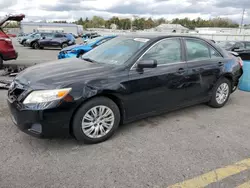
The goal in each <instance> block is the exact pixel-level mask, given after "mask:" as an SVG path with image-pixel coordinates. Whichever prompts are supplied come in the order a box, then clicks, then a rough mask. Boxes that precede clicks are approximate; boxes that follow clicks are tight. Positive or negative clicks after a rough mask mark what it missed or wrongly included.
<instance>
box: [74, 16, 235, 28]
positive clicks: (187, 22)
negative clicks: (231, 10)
mask: <svg viewBox="0 0 250 188" xmlns="http://www.w3.org/2000/svg"><path fill="white" fill-rule="evenodd" d="M76 23H77V24H79V25H83V27H84V28H100V27H105V28H111V25H112V24H115V25H116V26H117V29H123V30H129V29H131V27H132V29H137V30H143V29H151V28H154V27H157V26H158V25H161V24H165V23H172V24H180V25H182V26H184V27H187V28H189V29H194V28H195V27H231V28H236V27H239V24H237V23H235V22H233V21H232V20H230V19H226V18H219V17H218V18H213V19H210V20H203V19H201V18H197V19H194V20H191V19H189V18H184V19H179V18H175V19H173V20H172V21H171V22H168V21H166V20H165V19H164V18H159V19H155V20H153V19H152V18H147V19H145V18H136V19H134V20H133V21H132V23H131V19H129V18H118V17H115V16H114V17H112V18H110V19H109V20H104V19H103V18H101V17H98V16H94V17H93V18H92V19H91V20H89V19H88V18H86V19H85V20H83V19H82V18H80V19H79V20H78V21H76Z"/></svg>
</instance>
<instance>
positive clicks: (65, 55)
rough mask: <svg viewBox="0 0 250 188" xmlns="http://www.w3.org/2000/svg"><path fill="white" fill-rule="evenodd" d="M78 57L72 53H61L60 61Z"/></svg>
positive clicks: (59, 55)
mask: <svg viewBox="0 0 250 188" xmlns="http://www.w3.org/2000/svg"><path fill="white" fill-rule="evenodd" d="M76 56H77V55H76V54H75V53H71V52H60V53H59V54H58V56H57V57H58V59H65V58H72V57H76Z"/></svg>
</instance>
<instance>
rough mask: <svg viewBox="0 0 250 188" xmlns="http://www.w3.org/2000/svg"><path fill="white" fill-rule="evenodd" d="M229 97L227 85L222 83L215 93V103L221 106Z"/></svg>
mask: <svg viewBox="0 0 250 188" xmlns="http://www.w3.org/2000/svg"><path fill="white" fill-rule="evenodd" d="M228 95H229V86H228V84H227V83H222V84H221V85H220V86H219V87H218V89H217V91H216V101H217V103H218V104H223V103H224V102H225V101H226V100H227V98H228Z"/></svg>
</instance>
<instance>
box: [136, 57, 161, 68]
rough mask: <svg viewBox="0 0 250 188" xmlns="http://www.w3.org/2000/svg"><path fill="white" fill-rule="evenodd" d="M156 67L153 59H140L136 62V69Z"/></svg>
mask: <svg viewBox="0 0 250 188" xmlns="http://www.w3.org/2000/svg"><path fill="white" fill-rule="evenodd" d="M156 67H157V61H156V60H154V59H149V60H140V61H139V62H138V63H137V69H139V70H142V69H144V68H156Z"/></svg>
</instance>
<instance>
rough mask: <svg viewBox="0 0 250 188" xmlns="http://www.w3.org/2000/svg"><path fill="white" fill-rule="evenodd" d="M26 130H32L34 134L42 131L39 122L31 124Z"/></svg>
mask: <svg viewBox="0 0 250 188" xmlns="http://www.w3.org/2000/svg"><path fill="white" fill-rule="evenodd" d="M28 131H30V132H33V133H35V134H41V133H42V125H41V124H39V123H34V124H32V126H31V128H30V129H28Z"/></svg>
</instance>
